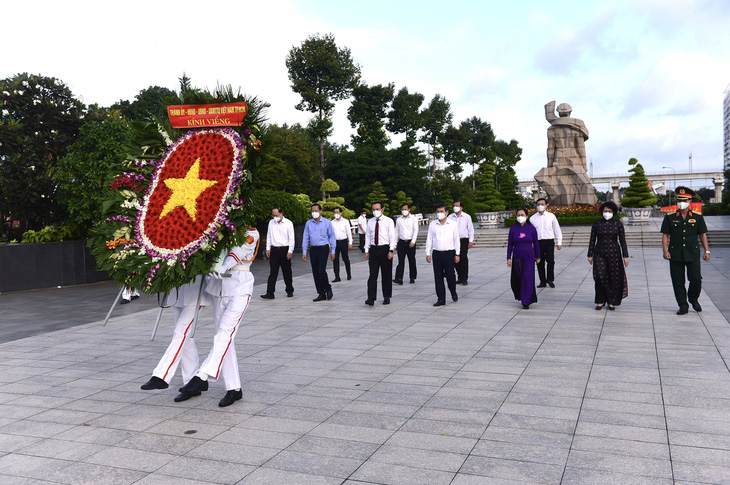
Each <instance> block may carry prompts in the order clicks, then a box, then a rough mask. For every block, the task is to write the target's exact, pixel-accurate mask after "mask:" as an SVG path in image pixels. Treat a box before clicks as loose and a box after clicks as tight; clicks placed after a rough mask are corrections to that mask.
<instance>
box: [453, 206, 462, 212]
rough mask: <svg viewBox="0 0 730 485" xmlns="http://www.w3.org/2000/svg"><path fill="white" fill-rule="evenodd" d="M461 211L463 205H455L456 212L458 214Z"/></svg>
mask: <svg viewBox="0 0 730 485" xmlns="http://www.w3.org/2000/svg"><path fill="white" fill-rule="evenodd" d="M459 212H461V207H459V206H456V205H455V206H454V214H458V213H459Z"/></svg>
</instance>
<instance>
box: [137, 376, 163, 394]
mask: <svg viewBox="0 0 730 485" xmlns="http://www.w3.org/2000/svg"><path fill="white" fill-rule="evenodd" d="M168 387H170V386H169V385H168V384H167V382H165V381H163V380H162V379H160V378H159V377H157V376H152V378H151V379H150V380H149V381H147V382H145V383H144V384H142V386H140V389H144V390H145V391H149V390H150V389H167V388H168Z"/></svg>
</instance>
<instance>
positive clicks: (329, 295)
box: [325, 288, 334, 300]
mask: <svg viewBox="0 0 730 485" xmlns="http://www.w3.org/2000/svg"><path fill="white" fill-rule="evenodd" d="M325 296H326V297H327V299H328V300H331V299H332V297H333V296H334V295H333V294H332V288H330V289H329V290H327V292H326V294H325Z"/></svg>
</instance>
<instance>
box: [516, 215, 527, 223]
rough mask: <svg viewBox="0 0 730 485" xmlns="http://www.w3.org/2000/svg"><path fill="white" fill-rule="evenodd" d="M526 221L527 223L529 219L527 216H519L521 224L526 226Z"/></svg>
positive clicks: (518, 219)
mask: <svg viewBox="0 0 730 485" xmlns="http://www.w3.org/2000/svg"><path fill="white" fill-rule="evenodd" d="M525 221H527V217H525V216H517V222H519V223H520V224H524V223H525Z"/></svg>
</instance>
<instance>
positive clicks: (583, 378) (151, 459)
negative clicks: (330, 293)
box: [0, 248, 730, 485]
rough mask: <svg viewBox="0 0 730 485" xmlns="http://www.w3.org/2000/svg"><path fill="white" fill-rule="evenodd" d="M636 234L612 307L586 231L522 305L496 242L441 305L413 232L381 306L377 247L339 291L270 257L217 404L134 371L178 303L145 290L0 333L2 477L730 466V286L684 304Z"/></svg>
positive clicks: (151, 361) (448, 477) (453, 478)
mask: <svg viewBox="0 0 730 485" xmlns="http://www.w3.org/2000/svg"><path fill="white" fill-rule="evenodd" d="M630 250H631V253H632V258H631V263H630V265H629V267H628V269H627V271H628V280H629V297H628V299H626V300H624V304H623V305H621V306H620V307H619V308H618V309H617V311H615V312H609V311H607V310H603V311H600V312H599V311H595V310H594V309H593V306H594V305H593V279H592V275H591V267H590V266H589V265H588V264H587V262H586V260H585V249H584V248H564V249H563V250H562V251H559V252H557V265H556V271H557V273H558V275H557V278H556V284H557V288H555V289H550V288H547V289H545V290H540V293H539V302H538V303H536V304H534V305H533V306H532V307H531V308H530V309H529V310H522V308H521V305H520V304H519V303H518V302H516V301H514V299H513V297H512V294H511V291H510V290H509V274H508V268H507V267H506V265H505V263H504V259H505V254H504V253H505V251H504V250H503V249H500V250H496V249H495V250H490V249H478V250H473V251H472V252H470V260H471V276H470V278H469V282H470V284H469V286H466V287H459V295H460V300H459V302H458V303H455V304H452V303H451V302H450V300H449V301H447V305H446V306H445V307H439V308H434V307H433V306H432V303H433V302H434V301H435V295H434V290H433V276H432V273H431V269H430V266H429V265H427V264H426V263H425V261H424V258H423V256H422V254H420V253H419V271H420V274H419V278H418V280H417V283H416V284H414V285H408V284H405V285H403V286H396V287H395V289H394V295H393V302H392V304H391V305H389V306H384V305H382V298H381V299H380V300H379V301H378V302H377V303H376V305H375V306H374V307H367V306H365V305H364V300H365V279H366V277H367V266H366V264H365V263H364V262H359V263H357V264H355V265H354V266H353V280H352V281H343V282H342V283H337V284H335V285H334V293H335V298H334V300H332V301H329V302H319V303H313V302H312V301H311V299H312V298H313V297H314V296H315V294H314V291H313V282H312V279H311V277H310V276H298V277H296V278H295V283H294V284H295V289H296V293H295V298H278V297H277V299H276V300H273V301H264V300H262V299H260V298H259V295H260V294H261V293H262V290H263V286H262V283H264V282H263V280H262V279H259V281H258V283H259V284H258V285H257V286H256V291H255V295H254V299H253V301H252V304H251V306H250V308H249V310H248V312H247V314H246V316H245V317H244V322H243V326H242V327H241V329H240V331H239V335H238V337H237V344H236V346H237V349H238V355H239V360H240V367H241V372H242V379H243V392H244V398H243V401H239V402H237V403H235V404H234V405H233V406H230V407H228V408H224V409H221V408H218V406H217V403H218V400H219V399H220V398H221V397H222V396H223V394H224V392H225V391H224V388H223V385H222V383H217V382H213V383H212V385H211V388H210V390H209V391H208V392H206V393H204V394H203V396H201V397H197V398H194V399H191V400H189V401H186V402H184V403H179V404H177V403H174V402H173V401H172V399H173V397H174V396H175V395H176V394H177V392H176V388H177V387H179V385H180V384H181V381H180V377H179V376H176V378H175V379H174V380H173V385H172V386H171V388H170V389H167V390H164V391H141V390H140V389H139V386H140V384H142V383H143V382H145V381H146V380H147V379H148V378H149V376H150V372H151V370H152V368H153V367H154V366H155V364H156V363H157V360H158V359H159V357H160V356H161V354H162V352H163V350H164V348H165V347H166V345H167V343H168V341H169V340H168V339H169V336H170V333H171V327H172V325H171V313H167V314H165V316H164V317H163V325H162V326H161V329H160V332H159V334H158V338H157V339H156V340H155V341H153V342H150V341H149V335H150V331H151V328H152V324H153V322H154V318H155V315H156V310H154V309H152V310H145V311H142V312H139V313H136V314H133V315H121V316H119V317H117V318H113V319H112V320H111V321H110V323H109V325H107V326H106V327H102V326H101V325H100V323H99V322H96V323H90V324H85V325H79V326H75V327H72V328H66V329H63V330H58V331H53V332H48V333H44V334H42V335H38V336H34V337H30V338H24V339H20V340H15V341H12V342H8V343H4V344H1V345H0V366H1V368H0V382H2V383H3V384H2V388H0V484H3V485H7V484H21V483H23V484H24V483H89V484H131V483H134V484H168V483H169V484H175V485H178V484H193V483H196V484H197V483H243V484H285V485H289V484H343V483H346V484H353V485H354V484H365V483H372V484H417V485H422V484H423V485H425V484H454V485H457V484H458V485H472V484H495V485H501V484H508V483H510V484H512V483H513V484H525V483H553V484H557V483H563V484H575V483H584V484H671V483H681V484H689V483H715V484H717V483H730V372H729V371H728V360H729V359H730V324H729V323H728V321H727V320H726V319H725V317H724V316H723V315H722V313H720V312H719V311H718V310H717V306H716V305H715V303H714V302H713V301H712V298H715V299H718V298H724V299H727V298H728V295H730V293H729V292H727V291H725V292H724V293H723V292H719V291H717V288H714V290H715V291H708V293H707V294H705V293H703V295H702V298H701V302H702V304H703V306H704V312H702V313H701V314H697V313H694V312H690V314H688V315H685V316H681V317H680V316H677V315H675V311H676V304H675V302H674V298H673V295H672V290H671V285H670V282H669V270H668V267H667V263H666V262H665V261H663V260H662V259H661V251H660V250H658V249H656V248H652V249H645V250H642V249H638V248H630ZM354 256H355V259H356V260H358V261H360V257H361V256H360V255H359V254H355V255H354ZM729 262H730V249H715V248H713V250H712V260H711V261H710V262H709V263H703V274H704V276H705V283H706V284H712V285H723V284H724V285H725V286H726V287H727V284H728V281H729V280H730V264H728V263H729ZM330 276H332V275H331V271H330ZM279 285H282V283H281V282H280V283H279ZM280 289H281V288H280ZM708 294H709V295H710V296H707V295H708ZM713 295H721V296H719V297H717V296H713ZM38 304H41V302H38ZM75 304H77V305H80V304H82V302H81V301H77V302H76V303H75ZM68 313H69V315H73V313H74V309H73V308H72V307H70V308H69V309H68ZM211 314H212V312H210V311H207V312H205V313H203V314H202V317H201V322H200V326H199V328H198V333H197V335H196V339H197V341H198V347H199V349H200V351H201V352H203V353H205V352H207V351H208V349H209V348H210V344H211V339H212V321H211ZM103 316H104V315H103V314H102V315H100V317H99V319H100V320H101V319H102V318H103ZM2 318H3V316H2V315H1V314H0V319H2ZM34 324H39V325H42V324H43V322H33V321H28V325H34Z"/></svg>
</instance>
